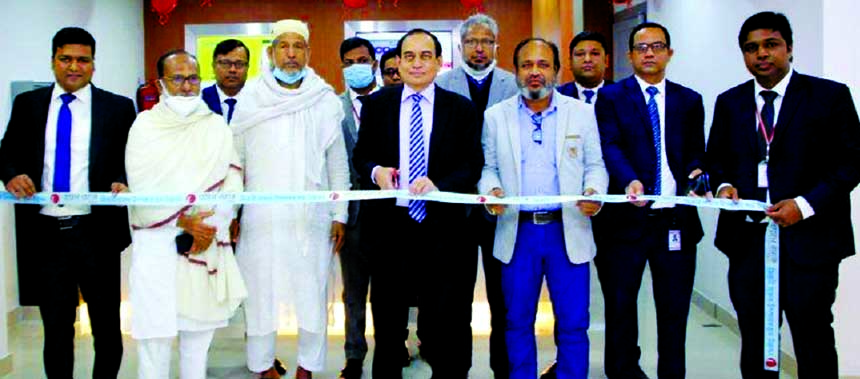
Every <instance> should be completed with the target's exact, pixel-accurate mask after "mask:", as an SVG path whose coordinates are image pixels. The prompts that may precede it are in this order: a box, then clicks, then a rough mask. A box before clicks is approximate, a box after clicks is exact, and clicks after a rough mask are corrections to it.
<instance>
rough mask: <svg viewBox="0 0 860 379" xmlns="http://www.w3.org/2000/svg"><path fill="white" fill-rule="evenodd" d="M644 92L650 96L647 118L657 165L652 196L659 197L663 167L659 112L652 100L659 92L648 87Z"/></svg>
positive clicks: (655, 102) (655, 88)
mask: <svg viewBox="0 0 860 379" xmlns="http://www.w3.org/2000/svg"><path fill="white" fill-rule="evenodd" d="M645 91H646V92H648V95H651V96H650V97H649V98H648V116H649V117H650V118H651V132H652V133H653V134H654V151H655V152H656V153H657V159H656V162H657V165H656V169H655V170H654V194H655V195H660V192H661V189H662V187H663V174H662V169H663V165H661V164H660V154H661V152H662V150H663V146H662V143H661V142H660V111H659V110H658V108H657V100H656V99H654V96H656V95H657V94H658V93H659V92H660V90H658V89H657V87H654V86H649V87H648V88H646V89H645Z"/></svg>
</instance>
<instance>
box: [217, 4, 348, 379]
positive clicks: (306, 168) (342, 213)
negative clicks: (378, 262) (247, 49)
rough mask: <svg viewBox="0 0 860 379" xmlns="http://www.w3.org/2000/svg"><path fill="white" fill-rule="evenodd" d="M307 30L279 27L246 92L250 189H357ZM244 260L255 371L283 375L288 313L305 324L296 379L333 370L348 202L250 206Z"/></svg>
mask: <svg viewBox="0 0 860 379" xmlns="http://www.w3.org/2000/svg"><path fill="white" fill-rule="evenodd" d="M308 37H309V31H308V27H307V25H306V24H305V23H303V22H301V21H297V20H282V21H279V22H277V23H275V25H274V27H273V31H272V38H273V41H272V44H271V45H270V46H269V47H268V49H267V58H268V59H269V62H270V63H265V62H264V67H263V69H262V70H261V74H260V76H259V77H258V78H256V79H254V80H253V81H251V82H249V83H248V85H246V87H245V89H244V90H243V91H242V92H243V95H245V96H246V97H247V100H245V103H246V107H245V108H243V109H240V110H239V111H237V114H236V115H235V116H234V118H233V121H232V122H231V127H232V128H233V130H234V137H235V140H236V146H237V150H238V151H239V155H240V157H241V158H242V163H244V164H243V167H244V168H245V188H246V190H247V191H250V192H274V191H279V192H280V191H287V192H296V191H319V190H336V191H341V190H347V189H349V166H348V163H347V156H346V147H345V145H344V140H343V133H342V131H341V125H340V123H341V120H342V119H343V116H344V112H343V105H342V103H341V101H340V99H339V98H338V97H337V95H336V94H335V92H334V89H333V88H332V87H331V86H330V85H328V84H327V83H326V82H325V81H324V80H323V79H322V78H321V77H320V76H318V75H317V74H316V73H314V71H313V70H312V69H311V68H310V67H307V61H308V58H309V57H310V48H309V45H308ZM242 212H243V213H242V219H241V231H242V232H241V235H240V237H239V242H238V245H237V248H236V249H237V253H236V258H237V259H238V261H239V267H240V269H241V270H242V274H243V277H244V278H245V279H246V283H247V284H248V288H249V297H248V299H247V301H246V302H245V323H246V327H247V335H248V346H247V354H248V356H247V359H248V362H247V363H248V369H249V370H251V371H252V372H254V373H258V374H259V375H258V376H259V377H261V378H279V377H280V375H279V374H278V372H277V370H276V369H275V368H274V367H273V362H274V360H275V340H276V334H277V333H276V332H277V329H278V319H279V315H280V310H281V309H282V308H283V309H285V310H290V311H294V312H295V316H296V321H297V324H298V354H297V355H298V359H297V360H298V362H297V367H296V378H300V379H304V378H310V377H311V375H312V372H313V371H320V370H323V369H324V368H325V353H326V326H327V322H328V320H327V317H328V314H327V300H328V296H327V293H328V291H327V286H328V278H329V275H330V273H331V270H332V257H333V255H334V253H335V252H336V251H338V250H339V249H340V247H341V245H342V244H343V235H344V230H345V223H346V219H347V203H346V202H332V203H294V204H260V205H246V206H245V207H244V209H243V211H242Z"/></svg>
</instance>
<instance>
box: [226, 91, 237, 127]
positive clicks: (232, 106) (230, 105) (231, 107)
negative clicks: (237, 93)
mask: <svg viewBox="0 0 860 379" xmlns="http://www.w3.org/2000/svg"><path fill="white" fill-rule="evenodd" d="M224 102H225V103H227V124H228V125H229V124H230V120H232V119H233V111H235V110H236V99H234V98H232V97H231V98H229V99H226V100H224Z"/></svg>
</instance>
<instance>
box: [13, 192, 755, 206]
mask: <svg viewBox="0 0 860 379" xmlns="http://www.w3.org/2000/svg"><path fill="white" fill-rule="evenodd" d="M391 198H404V199H417V200H427V201H438V202H444V203H458V204H505V205H524V204H528V205H539V204H557V203H571V202H577V201H581V200H590V201H600V202H604V203H626V202H629V201H631V199H630V198H629V197H627V196H626V195H590V196H586V195H560V196H512V197H503V198H496V197H493V196H486V195H475V194H462V193H453V192H441V191H434V192H430V193H427V194H425V195H412V194H409V192H408V191H406V190H366V191H302V192H235V193H219V192H216V193H212V192H196V193H177V194H142V193H130V192H124V193H119V194H113V193H110V192H79V193H69V192H64V193H52V192H40V193H37V194H35V195H33V196H32V197H28V198H22V199H16V198H15V197H14V196H13V195H12V194H10V193H8V192H0V202H5V203H15V204H41V205H45V204H88V205H119V206H124V205H192V204H194V205H200V204H206V205H211V204H285V203H324V202H332V201H352V200H378V199H391ZM636 200H646V201H668V202H673V203H676V204H681V205H690V206H694V207H702V208H716V209H726V210H733V211H764V210H765V209H766V208H767V207H768V204H766V203H764V202H761V201H756V200H740V201H738V202H737V203H735V202H734V201H732V200H730V199H711V200H709V199H705V198H695V197H687V196H656V195H640V196H637V197H636Z"/></svg>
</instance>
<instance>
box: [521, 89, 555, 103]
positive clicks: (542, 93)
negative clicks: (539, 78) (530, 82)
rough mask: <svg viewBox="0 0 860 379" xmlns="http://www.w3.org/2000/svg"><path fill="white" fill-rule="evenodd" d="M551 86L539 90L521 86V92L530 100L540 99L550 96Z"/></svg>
mask: <svg viewBox="0 0 860 379" xmlns="http://www.w3.org/2000/svg"><path fill="white" fill-rule="evenodd" d="M549 93H550V87H548V86H547V87H543V88H541V89H539V90H537V91H531V90H529V89H528V87H520V94H521V95H523V97H525V98H527V99H530V100H540V99H544V98H546V97H547V96H549Z"/></svg>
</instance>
